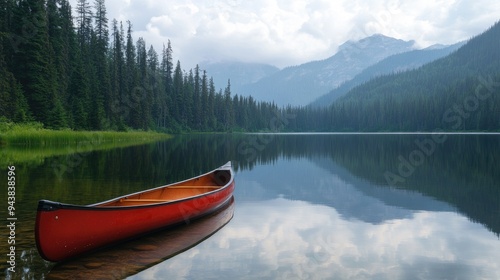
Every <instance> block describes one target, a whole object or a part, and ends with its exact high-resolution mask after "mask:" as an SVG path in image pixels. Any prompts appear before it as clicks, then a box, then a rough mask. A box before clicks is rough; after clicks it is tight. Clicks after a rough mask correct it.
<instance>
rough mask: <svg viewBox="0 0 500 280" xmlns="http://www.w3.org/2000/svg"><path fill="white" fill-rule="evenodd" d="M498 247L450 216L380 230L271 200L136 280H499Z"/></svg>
mask: <svg viewBox="0 0 500 280" xmlns="http://www.w3.org/2000/svg"><path fill="white" fill-rule="evenodd" d="M499 259H500V241H499V240H498V238H497V237H496V236H495V235H494V234H492V233H490V232H489V231H487V230H486V229H485V228H484V227H483V226H481V225H479V224H475V223H472V222H470V221H469V220H467V219H466V218H464V217H462V216H459V215H458V214H456V213H452V212H417V213H415V214H414V215H413V216H412V217H411V218H408V219H396V220H390V221H387V222H386V223H383V224H370V223H365V222H362V221H346V220H343V219H342V217H341V216H340V215H339V214H338V213H337V211H336V210H335V209H333V208H330V207H326V206H321V205H311V204H309V203H306V202H302V201H290V200H285V199H281V198H280V199H274V200H269V201H264V202H259V203H243V204H239V205H238V207H237V208H236V212H235V216H234V218H233V220H232V221H231V222H230V223H229V224H228V225H227V226H226V227H224V228H223V229H222V230H221V231H219V232H218V233H216V234H215V235H214V236H213V237H211V238H209V239H208V240H206V241H205V242H203V243H201V244H200V245H199V246H197V247H195V248H193V249H191V250H188V251H187V252H184V253H183V254H180V255H178V256H177V257H174V258H173V259H171V260H168V261H166V262H164V263H162V264H159V265H157V266H155V267H152V268H150V269H149V270H146V271H144V272H143V273H141V274H140V275H138V276H136V277H137V279H164V278H172V279H202V278H203V279H212V278H213V279H241V278H248V279H307V278H312V277H313V278H315V279H325V278H328V279H332V278H335V279H349V278H355V279H401V278H404V279H408V278H415V279H442V278H446V279H478V278H486V279H498V278H499V277H500V263H499V262H498V260H499Z"/></svg>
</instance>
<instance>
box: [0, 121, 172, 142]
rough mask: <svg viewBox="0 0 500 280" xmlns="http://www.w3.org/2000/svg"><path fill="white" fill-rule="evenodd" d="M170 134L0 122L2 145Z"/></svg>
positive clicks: (144, 138)
mask: <svg viewBox="0 0 500 280" xmlns="http://www.w3.org/2000/svg"><path fill="white" fill-rule="evenodd" d="M170 137H171V136H170V135H168V134H163V133H158V132H151V131H127V132H118V131H73V130H51V129H45V128H43V126H42V125H41V124H39V123H29V124H15V123H7V122H4V123H0V145H2V146H11V145H16V146H17V145H23V146H34V147H43V146H59V145H67V144H75V143H92V144H101V143H116V144H118V143H121V142H127V143H147V142H152V141H158V140H162V139H168V138H170Z"/></svg>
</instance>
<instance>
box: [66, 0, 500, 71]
mask: <svg viewBox="0 0 500 280" xmlns="http://www.w3.org/2000/svg"><path fill="white" fill-rule="evenodd" d="M89 2H91V3H92V2H93V1H92V0H89ZM71 3H72V6H73V7H76V4H75V3H76V0H71ZM106 6H107V9H108V18H109V19H110V22H111V19H113V18H116V19H117V20H118V21H123V22H124V23H125V22H126V21H127V20H130V21H131V22H132V24H133V29H134V39H135V40H137V39H138V38H139V37H143V38H144V39H145V40H146V43H147V44H148V45H151V44H152V45H153V46H154V47H155V49H156V50H157V51H158V52H160V51H161V48H162V44H163V43H166V42H167V40H168V39H170V40H171V42H172V47H173V50H174V58H175V59H176V60H180V61H181V64H182V65H183V68H191V67H193V66H194V65H195V64H196V63H199V62H201V61H205V60H210V61H220V60H237V61H243V62H259V63H269V64H273V65H275V66H278V67H285V66H290V65H296V64H300V63H304V62H307V61H311V60H318V59H323V58H326V57H329V56H331V55H333V54H334V53H335V52H336V50H337V48H338V46H339V45H340V44H342V43H343V42H345V41H347V40H357V39H361V38H364V37H367V36H370V35H373V34H375V33H381V34H384V35H386V36H391V37H395V38H398V39H404V40H415V41H416V42H417V44H418V47H425V46H429V45H432V44H436V43H441V44H451V43H455V42H458V41H461V40H466V39H468V38H470V37H472V36H474V35H477V34H478V33H480V32H482V31H484V30H485V29H486V28H488V27H490V26H491V25H493V24H494V23H495V22H496V21H498V20H500V1H498V0H475V1H469V0H422V1H404V0H370V1H368V0H334V1H332V0H254V1H244V0H169V1H158V0H107V1H106Z"/></svg>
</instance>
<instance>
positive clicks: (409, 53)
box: [200, 34, 463, 106]
mask: <svg viewBox="0 0 500 280" xmlns="http://www.w3.org/2000/svg"><path fill="white" fill-rule="evenodd" d="M462 44H463V43H459V44H456V45H452V46H440V45H436V46H432V47H429V48H427V49H424V50H416V49H415V47H414V45H415V42H414V41H403V40H399V39H395V38H391V37H387V36H384V35H380V34H376V35H373V36H370V37H367V38H364V39H362V40H359V41H347V42H346V43H344V44H342V45H341V46H340V47H339V49H338V51H337V53H335V54H334V55H332V56H331V57H329V58H327V59H324V60H319V61H312V62H308V63H304V64H301V65H297V66H291V67H286V68H284V69H281V70H280V69H278V68H276V67H274V66H271V65H267V64H256V63H253V64H252V63H242V62H215V63H214V62H212V63H210V62H202V63H201V64H200V67H201V68H202V69H205V70H206V71H207V72H208V74H209V75H210V76H212V77H213V79H214V83H215V85H216V88H221V89H224V88H225V87H226V86H227V82H228V78H229V79H230V81H231V88H232V91H233V92H234V93H236V94H239V95H243V96H250V95H251V96H253V97H254V98H255V99H256V100H259V101H267V102H274V103H275V104H277V105H278V106H285V105H292V106H305V105H308V104H309V103H311V102H314V104H317V105H318V104H320V105H328V104H331V102H333V100H335V99H336V98H337V97H339V96H341V95H343V94H345V93H346V92H347V90H349V89H351V88H352V87H354V86H355V85H358V84H360V83H362V82H364V81H367V80H369V79H370V78H373V77H376V76H379V75H383V74H390V73H393V72H400V71H405V70H409V69H414V68H416V67H419V66H421V65H423V64H425V63H428V62H430V61H432V60H435V59H437V58H440V57H443V56H445V55H447V54H449V53H451V52H452V51H454V50H456V49H457V48H458V47H459V46H461V45H462ZM324 95H325V96H324ZM315 100H316V101H315Z"/></svg>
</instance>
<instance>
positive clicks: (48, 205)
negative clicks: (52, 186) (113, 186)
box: [37, 162, 234, 211]
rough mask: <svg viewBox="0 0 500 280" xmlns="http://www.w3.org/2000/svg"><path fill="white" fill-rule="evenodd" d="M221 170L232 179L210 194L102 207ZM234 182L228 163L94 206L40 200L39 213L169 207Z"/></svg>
mask: <svg viewBox="0 0 500 280" xmlns="http://www.w3.org/2000/svg"><path fill="white" fill-rule="evenodd" d="M219 170H220V171H228V172H229V174H230V178H229V180H228V182H227V183H226V184H225V185H223V186H220V187H219V188H217V189H214V190H211V191H208V192H204V193H201V194H197V195H193V196H188V197H186V198H181V199H176V200H170V201H164V202H154V203H146V204H142V205H129V206H101V205H103V204H107V203H112V202H115V201H119V200H120V199H126V198H127V197H129V196H134V195H140V194H143V193H147V192H151V191H155V190H159V189H163V188H168V187H169V186H176V185H178V184H182V183H185V182H188V181H191V180H194V179H197V178H201V177H205V176H208V175H210V174H212V173H214V172H216V171H219ZM233 181H234V172H233V169H232V168H231V162H228V163H226V164H225V165H223V166H221V167H219V168H217V169H215V170H212V171H209V172H207V173H205V174H202V175H199V176H196V177H192V178H189V179H186V180H183V181H179V182H175V183H172V184H167V185H163V186H159V187H156V188H152V189H147V190H143V191H139V192H135V193H130V194H126V195H123V196H119V197H114V198H112V199H109V200H106V201H102V202H98V203H94V204H89V205H76V204H68V203H61V202H56V201H51V200H46V199H42V200H40V201H39V202H38V208H37V211H56V210H59V209H73V210H92V211H110V210H111V211H116V210H133V209H137V208H147V207H159V206H164V205H167V204H176V203H183V202H186V201H189V200H193V199H198V198H202V197H204V196H207V195H211V194H214V193H217V192H222V191H224V190H225V189H226V188H228V187H229V186H230V185H231V184H232V183H233ZM202 188H203V186H200V189H202Z"/></svg>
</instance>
